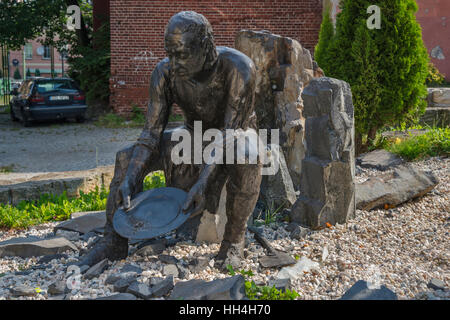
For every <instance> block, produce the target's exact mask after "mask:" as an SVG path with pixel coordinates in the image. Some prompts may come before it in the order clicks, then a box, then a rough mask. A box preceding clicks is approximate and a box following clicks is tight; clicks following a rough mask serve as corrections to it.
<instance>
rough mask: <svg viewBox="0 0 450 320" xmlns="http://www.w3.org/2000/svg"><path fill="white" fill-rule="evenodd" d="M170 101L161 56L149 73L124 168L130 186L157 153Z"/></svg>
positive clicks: (142, 173)
mask: <svg viewBox="0 0 450 320" xmlns="http://www.w3.org/2000/svg"><path fill="white" fill-rule="evenodd" d="M171 105H172V101H171V98H170V94H169V89H168V66H167V59H164V60H162V61H161V62H160V63H158V65H157V66H156V68H155V69H154V71H153V73H152V76H151V81H150V98H149V103H148V108H147V114H146V121H145V125H144V129H143V130H142V133H141V135H140V137H139V138H138V140H137V143H136V144H135V147H134V150H133V155H132V157H131V159H130V163H129V166H128V169H127V172H126V178H125V179H126V180H128V182H129V184H130V185H131V186H132V189H135V186H137V185H138V184H139V183H142V182H143V180H144V178H145V175H146V174H147V173H148V172H147V168H148V167H149V164H150V163H151V162H153V161H157V159H158V157H159V153H160V150H159V145H160V141H161V138H162V135H163V132H164V129H165V127H166V125H167V122H168V119H169V115H170V108H171ZM133 191H134V190H131V192H133Z"/></svg>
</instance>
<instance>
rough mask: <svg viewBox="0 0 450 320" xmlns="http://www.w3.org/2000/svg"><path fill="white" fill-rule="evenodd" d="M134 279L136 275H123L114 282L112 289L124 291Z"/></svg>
mask: <svg viewBox="0 0 450 320" xmlns="http://www.w3.org/2000/svg"><path fill="white" fill-rule="evenodd" d="M134 281H136V277H124V278H121V279H119V280H117V281H116V282H114V291H115V292H121V293H125V292H127V289H128V287H129V286H130V285H131V284H132V283H133V282H134Z"/></svg>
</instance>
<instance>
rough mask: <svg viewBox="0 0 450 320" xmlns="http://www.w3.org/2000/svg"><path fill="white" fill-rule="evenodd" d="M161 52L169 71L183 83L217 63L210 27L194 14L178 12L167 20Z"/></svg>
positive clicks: (201, 16)
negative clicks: (167, 60) (167, 62)
mask: <svg viewBox="0 0 450 320" xmlns="http://www.w3.org/2000/svg"><path fill="white" fill-rule="evenodd" d="M164 49H165V50H166V52H167V55H168V56H169V61H170V62H169V63H170V68H171V70H172V71H173V72H174V74H175V75H176V76H178V77H180V78H182V79H189V78H192V77H194V76H195V75H197V74H198V73H199V72H201V71H203V70H207V69H210V68H211V67H212V65H213V64H214V63H215V61H216V60H217V51H216V46H215V44H214V36H213V32H212V27H211V24H210V23H209V21H208V20H207V19H206V18H205V17H204V16H203V15H201V14H198V13H196V12H193V11H183V12H179V13H177V14H176V15H174V16H173V17H172V18H170V20H169V23H168V24H167V27H166V31H165V34H164Z"/></svg>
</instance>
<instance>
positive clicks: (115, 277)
mask: <svg viewBox="0 0 450 320" xmlns="http://www.w3.org/2000/svg"><path fill="white" fill-rule="evenodd" d="M137 276H138V274H137V273H136V272H132V271H130V272H120V273H113V274H110V275H109V276H108V278H106V280H105V284H115V283H116V282H117V281H119V280H121V279H133V280H134V279H136V278H137Z"/></svg>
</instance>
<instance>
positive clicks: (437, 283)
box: [427, 278, 445, 290]
mask: <svg viewBox="0 0 450 320" xmlns="http://www.w3.org/2000/svg"><path fill="white" fill-rule="evenodd" d="M427 287H428V288H430V289H434V290H445V282H444V281H442V280H440V279H436V278H433V279H431V281H430V282H429V283H428V284H427Z"/></svg>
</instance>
